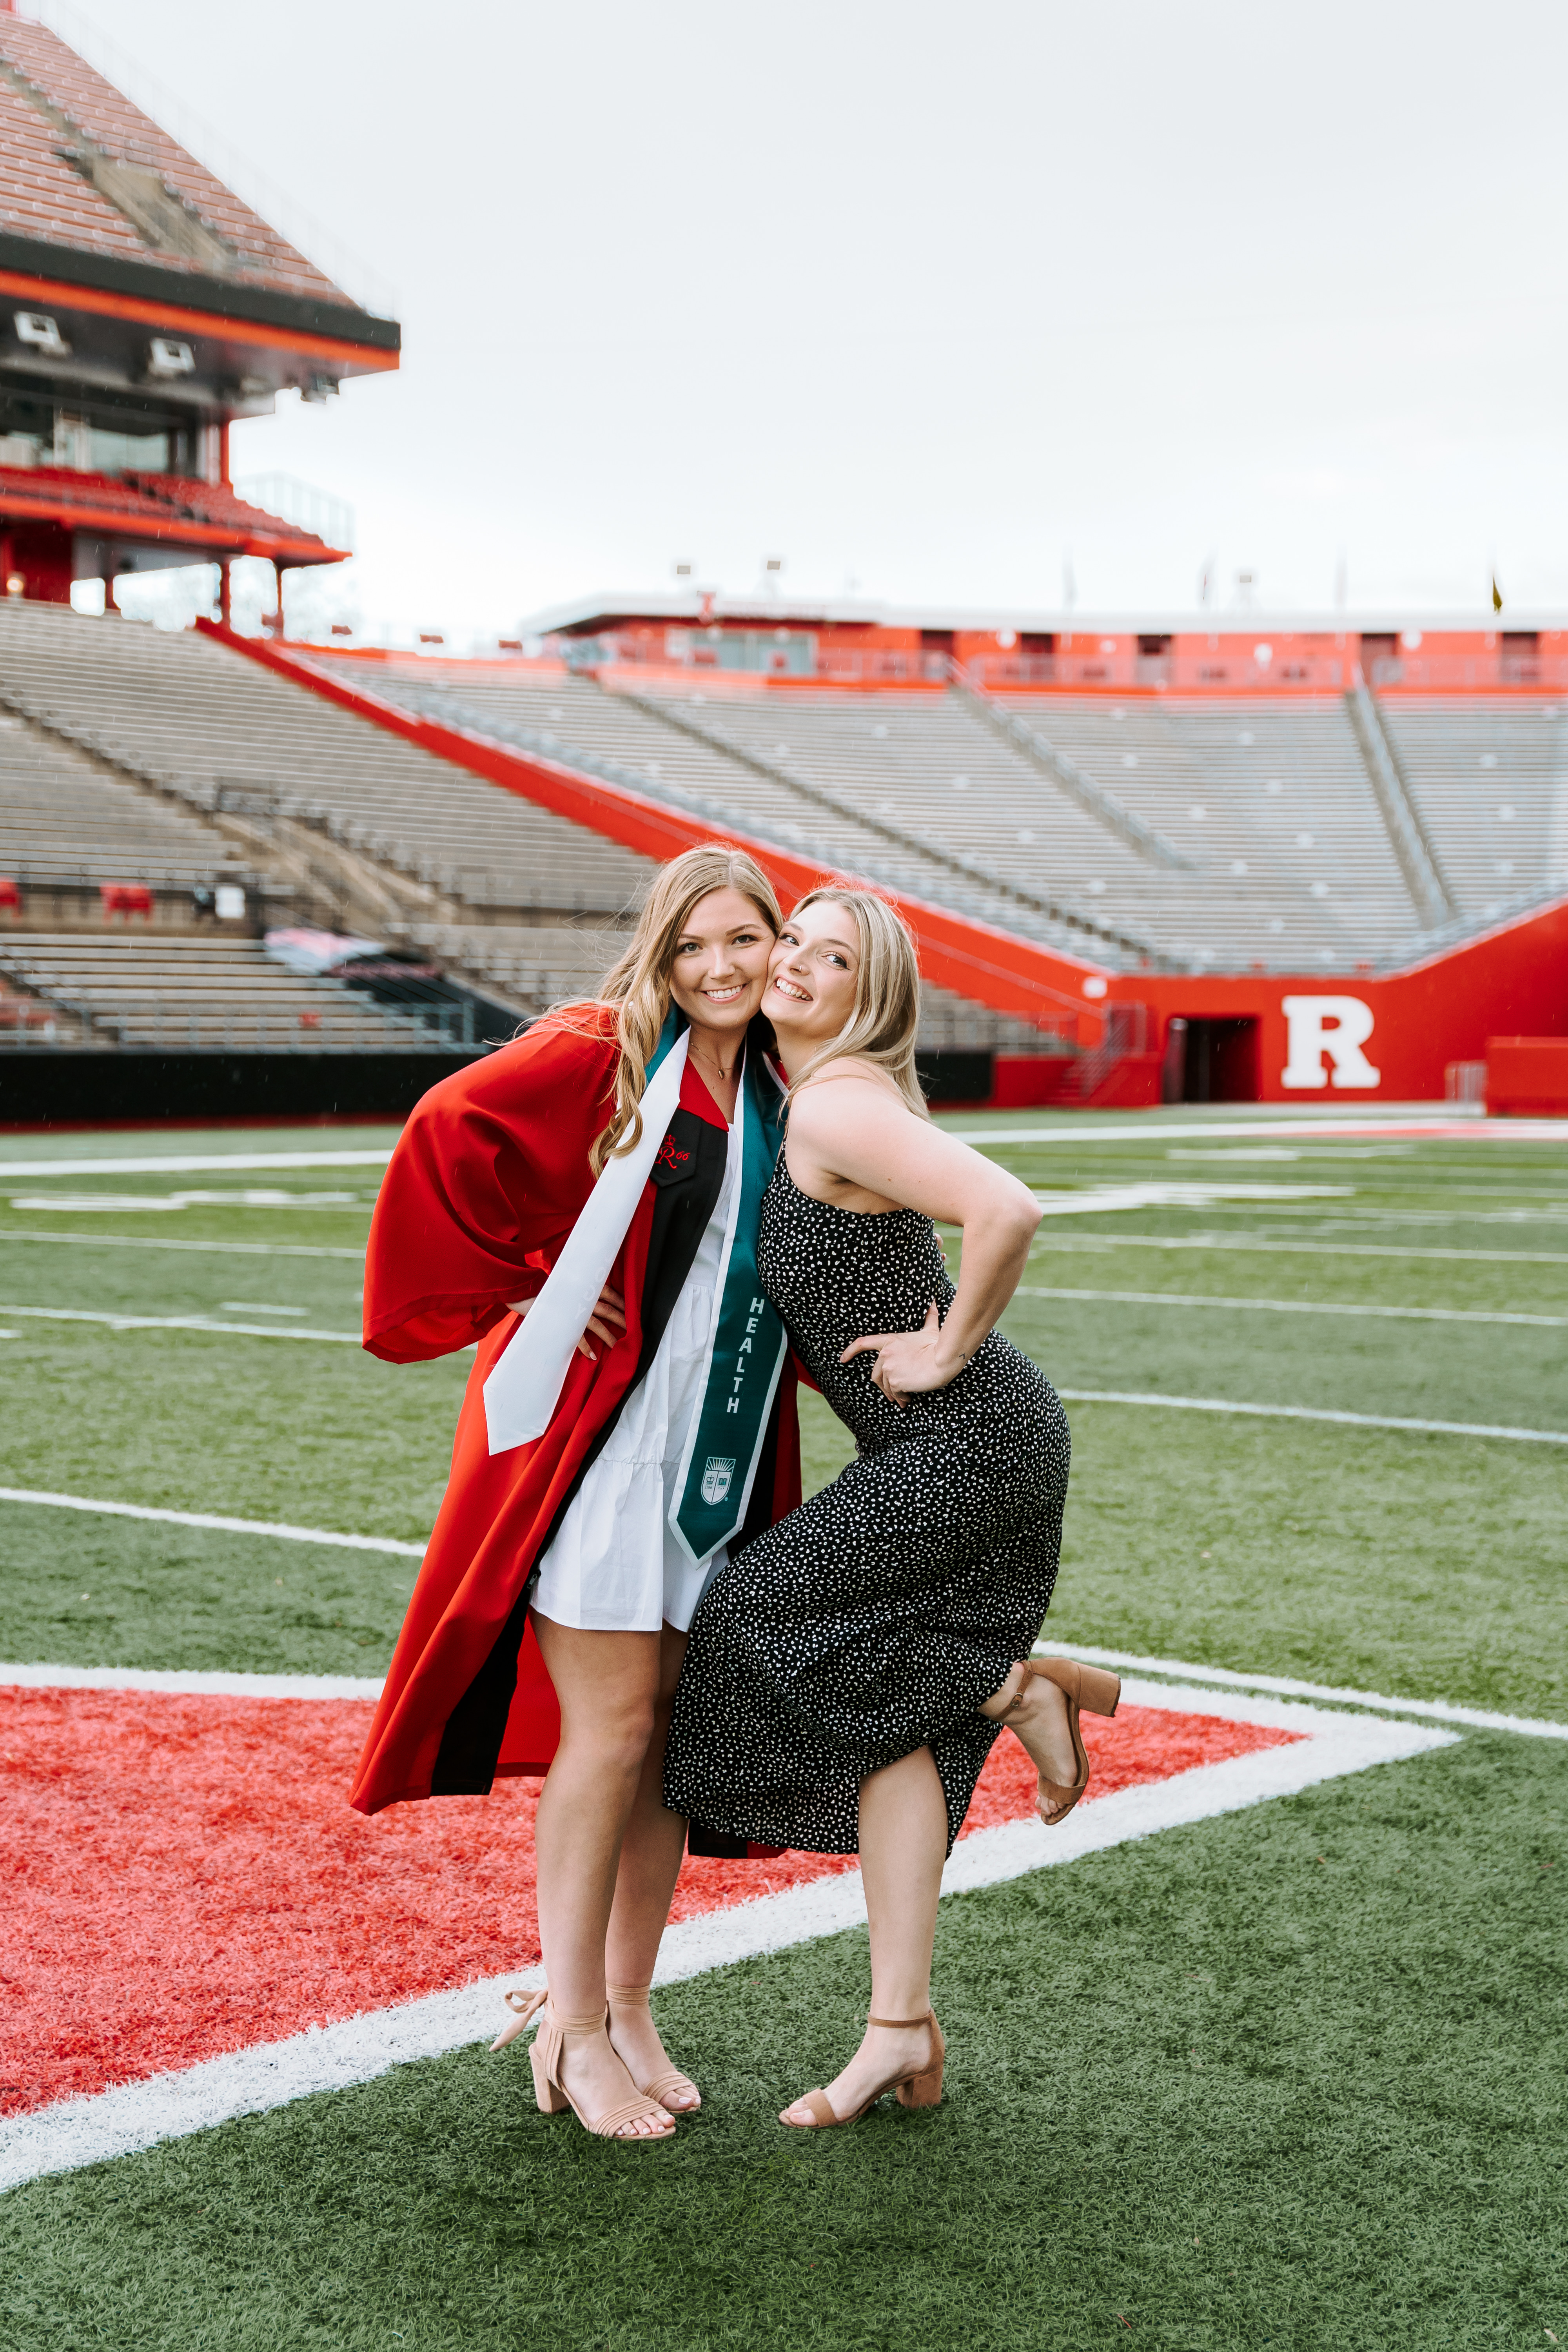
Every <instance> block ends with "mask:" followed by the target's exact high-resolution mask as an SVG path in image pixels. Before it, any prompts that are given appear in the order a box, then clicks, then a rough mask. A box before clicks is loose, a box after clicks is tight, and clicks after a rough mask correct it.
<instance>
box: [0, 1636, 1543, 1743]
mask: <svg viewBox="0 0 1568 2352" xmlns="http://www.w3.org/2000/svg"><path fill="white" fill-rule="evenodd" d="M1035 1654H1036V1655H1037V1657H1047V1656H1050V1657H1058V1658H1085V1659H1087V1660H1088V1662H1089V1664H1090V1665H1099V1666H1114V1667H1116V1668H1118V1669H1119V1670H1120V1671H1122V1672H1125V1673H1128V1674H1135V1675H1168V1676H1171V1677H1173V1678H1175V1679H1179V1680H1180V1681H1181V1682H1183V1683H1184V1684H1186V1685H1190V1686H1192V1687H1193V1688H1194V1689H1195V1688H1197V1687H1198V1686H1200V1685H1203V1686H1208V1687H1210V1688H1211V1689H1218V1690H1222V1691H1225V1692H1227V1693H1228V1692H1231V1691H1266V1692H1268V1693H1269V1694H1270V1695H1272V1696H1277V1697H1280V1698H1299V1699H1318V1700H1327V1701H1329V1702H1330V1703H1331V1704H1332V1705H1334V1706H1355V1707H1368V1708H1371V1709H1372V1710H1373V1712H1374V1713H1378V1714H1384V1715H1420V1716H1426V1717H1430V1719H1431V1720H1432V1721H1433V1722H1435V1723H1458V1724H1463V1725H1465V1726H1466V1727H1468V1729H1471V1730H1475V1731H1510V1732H1518V1733H1520V1734H1521V1735H1522V1736H1523V1737H1525V1738H1531V1739H1568V1723H1555V1722H1553V1721H1552V1719H1551V1718H1550V1717H1545V1716H1536V1715H1500V1714H1499V1713H1497V1712H1496V1711H1495V1710H1494V1709H1492V1708H1489V1707H1479V1706H1460V1705H1459V1704H1458V1701H1456V1700H1454V1699H1446V1698H1398V1697H1395V1696H1392V1695H1391V1694H1389V1693H1387V1692H1384V1691H1366V1690H1352V1689H1348V1688H1346V1687H1345V1686H1343V1685H1341V1684H1338V1683H1307V1682H1301V1681H1299V1680H1298V1679H1297V1678H1296V1677H1294V1676H1293V1675H1266V1674H1246V1673H1242V1672H1240V1671H1239V1670H1237V1669H1236V1668H1234V1667H1230V1666H1204V1665H1196V1664H1194V1662H1193V1660H1192V1659H1191V1658H1146V1657H1144V1656H1143V1655H1142V1653H1141V1652H1137V1651H1132V1650H1100V1649H1095V1648H1093V1647H1091V1646H1090V1645H1089V1643H1083V1642H1037V1643H1036V1644H1035ZM383 1687H384V1685H383V1682H382V1679H381V1677H380V1676H379V1675H256V1674H228V1673H225V1672H223V1671H221V1670H217V1669H212V1668H197V1667H191V1668H185V1667H166V1666H51V1665H5V1664H0V1690H11V1689H20V1690H107V1691H167V1692H172V1693H174V1694H176V1695H180V1694H184V1695H188V1696H192V1697H197V1698H209V1697H213V1698H300V1699H315V1698H356V1699H369V1700H372V1701H374V1700H376V1699H378V1698H379V1697H380V1696H381V1694H382V1690H383ZM1128 1687H1129V1689H1131V1684H1130V1685H1128Z"/></svg>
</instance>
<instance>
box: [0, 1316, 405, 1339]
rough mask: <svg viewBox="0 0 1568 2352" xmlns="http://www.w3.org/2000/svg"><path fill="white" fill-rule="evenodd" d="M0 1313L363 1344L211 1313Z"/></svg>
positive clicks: (347, 1334) (338, 1334) (125, 1327)
mask: <svg viewBox="0 0 1568 2352" xmlns="http://www.w3.org/2000/svg"><path fill="white" fill-rule="evenodd" d="M0 1315H14V1316H16V1318H17V1319H18V1320H21V1319H22V1318H24V1317H26V1318H28V1319H29V1320H31V1321H32V1322H35V1323H102V1324H105V1325H107V1327H108V1328H109V1329H110V1330H111V1331H217V1332H227V1333H229V1334H230V1335H231V1336H234V1337H237V1338H239V1339H328V1340H332V1341H335V1342H336V1343H337V1344H338V1345H339V1346H341V1347H344V1348H363V1345H364V1341H363V1339H362V1338H361V1336H360V1334H359V1333H358V1332H357V1331H302V1330H300V1328H299V1326H298V1325H297V1324H296V1325H295V1326H293V1328H289V1327H288V1326H286V1325H284V1324H281V1323H219V1322H216V1321H215V1319H214V1318H213V1317H212V1316H210V1315H110V1314H105V1313H103V1312H101V1311H100V1310H99V1309H96V1308H93V1307H0Z"/></svg>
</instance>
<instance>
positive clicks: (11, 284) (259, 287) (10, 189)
mask: <svg viewBox="0 0 1568 2352" xmlns="http://www.w3.org/2000/svg"><path fill="white" fill-rule="evenodd" d="M0 295H3V296H5V297H8V298H11V299H16V298H21V299H25V300H27V301H29V302H33V303H36V304H37V307H38V308H39V309H41V310H49V311H51V312H58V310H60V309H61V308H70V307H72V305H73V303H74V304H75V306H77V307H79V309H81V310H86V311H89V312H91V313H93V314H95V315H97V316H98V317H100V318H102V317H105V316H120V317H121V318H125V317H127V316H130V317H132V319H133V320H134V321H135V323H138V324H146V323H149V320H148V319H147V316H146V313H147V311H148V310H149V308H154V309H156V310H158V312H159V313H160V314H161V316H160V321H159V322H160V323H161V324H163V326H164V327H165V328H166V329H167V330H168V331H169V332H171V333H176V332H177V331H178V329H179V323H180V320H181V318H183V317H184V316H185V314H189V315H190V316H191V317H193V318H194V319H195V320H196V321H197V325H198V328H199V327H202V326H205V328H206V329H207V330H209V331H210V330H211V328H212V323H213V318H214V314H216V315H217V316H218V317H221V318H222V319H223V320H224V321H225V322H226V325H227V327H228V335H227V341H228V343H229V344H230V345H231V346H233V352H232V358H233V365H232V367H231V371H230V372H231V373H232V374H233V375H234V377H235V378H236V383H235V389H236V390H239V389H240V388H241V386H242V384H243V385H244V387H245V389H246V390H247V391H249V390H250V387H251V386H252V385H254V387H255V389H254V392H251V394H250V396H251V398H252V399H254V398H256V397H258V396H259V394H260V393H261V390H262V381H261V380H262V379H264V378H266V379H269V381H268V383H267V384H266V391H267V393H268V395H270V394H272V393H274V392H276V391H277V390H278V389H279V388H280V387H281V384H282V383H297V384H298V385H299V388H300V389H301V390H309V389H310V388H311V379H312V373H314V374H318V375H321V376H330V377H331V378H332V379H336V378H337V377H338V376H341V375H342V374H344V373H360V372H361V371H362V370H364V369H376V368H385V367H389V366H395V365H396V354H397V351H398V343H399V335H398V329H397V325H396V323H395V321H394V320H390V319H378V318H375V317H374V316H373V315H372V314H371V313H370V312H369V311H367V310H364V309H363V308H362V306H361V305H360V304H359V303H357V302H355V301H353V299H351V298H350V296H348V295H347V294H345V293H344V292H343V291H342V289H341V288H340V287H338V286H335V285H334V284H333V283H332V280H331V278H329V277H327V276H326V274H325V273H324V271H322V270H321V269H319V268H317V267H316V265H315V264H314V263H313V262H311V261H309V260H307V258H306V257H305V256H304V255H303V254H302V253H300V252H298V251H297V250H296V249H295V247H293V246H292V245H290V244H289V241H288V239H287V238H286V237H284V236H280V235H279V232H278V231H277V230H276V229H274V228H272V227H271V226H268V223H267V222H266V221H264V220H263V219H262V218H261V216H260V215H259V214H258V213H256V212H253V211H252V209H251V208H250V206H249V205H247V204H246V203H244V202H243V201H242V200H241V198H239V197H238V196H237V195H235V194H234V193H233V192H232V190H230V189H228V188H226V187H225V185H224V184H223V183H222V181H221V180H219V179H218V178H216V175H215V174H214V173H212V172H210V171H208V170H207V168H206V166H205V164H202V163H197V161H196V160H195V157H194V156H192V155H189V154H187V153H186V152H185V150H184V148H183V147H181V146H180V145H179V143H178V142H176V141H175V140H174V139H172V138H171V137H170V136H169V134H168V132H167V131H163V130H161V129H160V128H159V126H158V125H157V123H155V122H153V121H151V119H150V118H149V117H148V116H147V115H145V114H143V113H142V110H141V109H140V108H139V107H136V106H134V105H132V102H131V100H129V99H127V98H125V97H124V96H123V95H122V94H121V92H120V91H119V90H118V89H115V88H114V86H113V84H112V83H111V82H109V81H106V80H105V79H104V78H103V76H102V75H101V74H100V73H97V72H95V71H94V70H93V68H92V67H91V66H89V65H88V64H87V62H86V61H85V60H84V59H83V58H79V57H78V56H77V54H76V52H75V51H74V50H73V49H71V48H70V47H68V46H67V44H66V43H65V42H64V41H62V40H61V39H60V38H59V37H58V35H57V34H55V33H53V32H51V31H50V30H49V29H48V27H47V26H44V25H38V24H34V23H32V22H31V21H30V20H29V19H27V18H26V17H24V16H16V14H14V13H13V11H12V8H11V6H10V5H9V0H0ZM7 323H10V322H9V321H7ZM268 329H270V330H274V331H275V332H274V333H273V334H271V335H268V334H266V333H265V332H261V333H258V330H261V331H265V330H268ZM307 342H308V346H309V347H305V346H306V344H307ZM274 346H278V347H279V349H277V350H275V349H274ZM289 346H291V347H292V352H293V356H294V358H295V360H296V362H314V369H313V371H312V370H311V369H310V367H309V366H308V365H303V366H302V365H301V364H299V363H297V364H295V365H294V366H293V368H292V369H291V370H290V371H289V372H288V373H281V372H280V369H279V359H280V358H281V356H282V350H283V349H284V348H287V347H289ZM247 404H248V403H247V401H243V400H242V401H240V402H239V403H238V404H237V406H232V413H241V412H242V411H243V409H244V407H245V406H246V405H247ZM231 405H232V404H231Z"/></svg>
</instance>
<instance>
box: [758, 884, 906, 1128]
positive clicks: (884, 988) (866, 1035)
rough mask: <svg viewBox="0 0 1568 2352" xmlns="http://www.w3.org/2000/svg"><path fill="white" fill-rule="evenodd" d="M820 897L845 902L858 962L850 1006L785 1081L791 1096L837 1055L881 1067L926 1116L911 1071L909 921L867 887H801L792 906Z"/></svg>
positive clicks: (841, 904)
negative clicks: (852, 921) (797, 1072)
mask: <svg viewBox="0 0 1568 2352" xmlns="http://www.w3.org/2000/svg"><path fill="white" fill-rule="evenodd" d="M824 900H826V901H828V902H829V903H830V904H832V905H834V906H837V907H847V908H848V910H849V912H850V913H851V914H852V915H853V916H854V918H855V925H856V929H858V932H859V934H860V963H859V969H858V971H857V972H856V974H855V1006H854V1010H853V1012H852V1013H850V1015H849V1018H848V1020H847V1022H846V1023H845V1024H844V1027H843V1028H842V1029H841V1030H840V1031H839V1033H838V1034H837V1037H835V1038H833V1039H832V1041H831V1042H830V1043H829V1044H827V1045H820V1046H818V1048H817V1050H816V1053H815V1054H814V1055H812V1057H811V1059H810V1061H809V1062H807V1064H806V1065H805V1068H804V1069H803V1070H802V1071H801V1073H800V1076H798V1077H797V1078H796V1079H795V1083H794V1085H793V1086H792V1087H790V1090H789V1091H790V1099H791V1101H793V1100H794V1099H795V1096H796V1095H797V1094H798V1093H799V1092H800V1090H801V1088H802V1087H804V1086H805V1083H806V1081H807V1079H808V1078H811V1077H813V1076H816V1072H817V1071H818V1070H820V1069H821V1068H822V1066H823V1065H824V1064H825V1063H827V1062H838V1061H843V1060H845V1059H846V1058H847V1056H848V1055H854V1056H855V1057H856V1058H857V1060H858V1061H862V1062H872V1063H874V1064H875V1065H876V1066H877V1068H878V1069H879V1070H885V1071H886V1073H887V1075H888V1076H889V1078H891V1080H892V1081H893V1084H894V1085H895V1086H896V1087H897V1088H898V1090H899V1092H900V1094H901V1095H902V1097H903V1098H904V1100H905V1102H906V1103H907V1104H908V1105H909V1107H910V1109H911V1110H912V1111H913V1112H914V1113H915V1114H916V1115H917V1117H918V1118H930V1117H931V1113H930V1112H929V1111H928V1110H927V1108H926V1098H925V1097H924V1095H923V1094H922V1093H921V1082H920V1078H919V1076H917V1075H916V1071H915V1035H916V1033H917V1031H918V1030H919V1028H920V1025H921V968H920V961H919V958H918V957H917V955H916V953H915V943H914V940H913V937H912V936H911V934H910V927H909V925H908V924H907V923H906V922H905V920H904V919H903V917H902V916H901V915H900V914H899V913H898V912H897V911H896V909H895V908H892V907H889V904H888V902H887V900H886V899H885V898H879V897H878V896H877V893H876V892H875V891H874V890H856V889H851V888H848V887H844V886H841V885H839V884H837V883H832V882H829V883H826V884H824V886H823V887H822V888H821V889H819V890H809V891H807V893H806V895H805V898H802V899H801V901H800V903H799V905H798V906H797V907H796V908H795V913H796V914H797V915H798V914H801V913H804V911H805V908H807V907H816V906H819V905H821V904H822V902H823V901H824Z"/></svg>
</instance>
